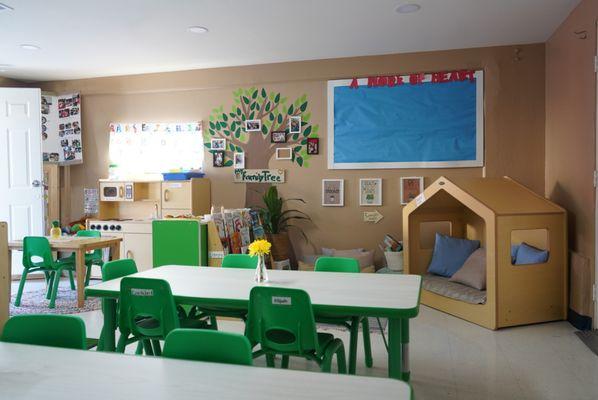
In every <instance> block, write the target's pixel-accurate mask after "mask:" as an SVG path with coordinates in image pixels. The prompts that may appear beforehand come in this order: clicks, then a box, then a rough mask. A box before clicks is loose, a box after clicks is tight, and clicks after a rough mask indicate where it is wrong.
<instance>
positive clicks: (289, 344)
mask: <svg viewBox="0 0 598 400" xmlns="http://www.w3.org/2000/svg"><path fill="white" fill-rule="evenodd" d="M245 336H247V338H248V339H249V341H250V342H251V344H252V345H253V346H255V345H257V344H260V347H261V348H260V350H258V351H256V352H254V353H253V357H254V358H255V357H259V356H261V355H264V354H265V355H266V361H267V364H268V366H269V367H274V366H275V365H274V356H275V355H276V354H280V355H282V368H288V366H289V357H291V356H293V357H303V358H306V359H308V360H312V361H315V362H316V363H317V364H318V365H319V366H320V369H321V370H322V371H323V372H330V370H331V366H332V358H333V357H334V355H336V360H337V364H338V372H339V373H342V374H344V373H346V372H347V365H346V359H345V348H344V346H343V342H342V340H340V339H338V338H335V337H334V336H333V335H331V334H330V333H319V332H317V330H316V321H315V319H314V312H313V308H312V305H311V300H310V298H309V295H308V294H307V292H305V291H303V290H301V289H287V288H278V287H266V286H256V287H254V288H253V289H251V292H250V294H249V314H248V318H247V323H246V325H245Z"/></svg>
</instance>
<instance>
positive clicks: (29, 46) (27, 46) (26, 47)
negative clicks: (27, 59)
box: [21, 44, 41, 51]
mask: <svg viewBox="0 0 598 400" xmlns="http://www.w3.org/2000/svg"><path fill="white" fill-rule="evenodd" d="M21 48H22V49H23V50H32V51H35V50H39V49H41V47H39V46H36V45H34V44H22V45H21Z"/></svg>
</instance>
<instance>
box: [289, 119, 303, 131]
mask: <svg viewBox="0 0 598 400" xmlns="http://www.w3.org/2000/svg"><path fill="white" fill-rule="evenodd" d="M300 132H301V116H300V115H297V116H294V117H291V118H289V133H290V134H293V133H300Z"/></svg>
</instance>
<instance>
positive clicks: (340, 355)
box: [320, 339, 347, 374]
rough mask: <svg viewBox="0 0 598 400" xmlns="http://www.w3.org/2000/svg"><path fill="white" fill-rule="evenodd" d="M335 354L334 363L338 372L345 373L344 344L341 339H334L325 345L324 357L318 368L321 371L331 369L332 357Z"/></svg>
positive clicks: (329, 370)
mask: <svg viewBox="0 0 598 400" xmlns="http://www.w3.org/2000/svg"><path fill="white" fill-rule="evenodd" d="M334 355H336V363H337V366H338V373H339V374H346V373H347V359H346V358H345V346H344V345H343V342H342V340H340V339H334V341H333V342H332V343H330V344H329V345H328V346H326V350H325V351H324V357H323V358H322V361H321V362H320V370H321V371H322V372H331V370H332V358H333V357H334Z"/></svg>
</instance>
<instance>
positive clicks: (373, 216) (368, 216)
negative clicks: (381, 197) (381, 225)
mask: <svg viewBox="0 0 598 400" xmlns="http://www.w3.org/2000/svg"><path fill="white" fill-rule="evenodd" d="M382 218H384V216H383V215H382V214H380V213H379V212H378V211H364V212H363V222H373V223H374V224H377V223H378V222H379V221H380V220H381V219H382Z"/></svg>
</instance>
